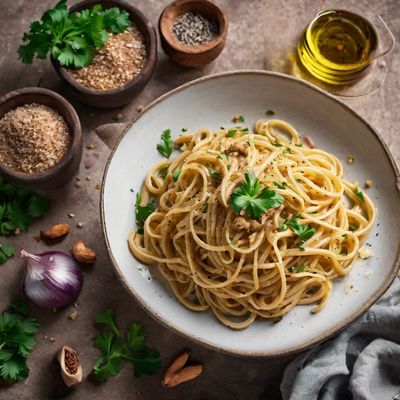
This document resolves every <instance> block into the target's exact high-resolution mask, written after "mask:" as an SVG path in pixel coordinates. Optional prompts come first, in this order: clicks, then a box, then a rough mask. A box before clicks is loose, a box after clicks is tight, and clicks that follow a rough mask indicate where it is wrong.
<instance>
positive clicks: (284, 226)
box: [279, 219, 288, 232]
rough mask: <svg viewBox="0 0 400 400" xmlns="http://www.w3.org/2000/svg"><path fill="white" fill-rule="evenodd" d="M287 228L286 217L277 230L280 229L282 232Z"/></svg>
mask: <svg viewBox="0 0 400 400" xmlns="http://www.w3.org/2000/svg"><path fill="white" fill-rule="evenodd" d="M287 228H288V226H287V219H286V220H285V222H284V223H283V224H282V225H281V227H280V228H279V230H280V231H281V232H283V231H286V230H287Z"/></svg>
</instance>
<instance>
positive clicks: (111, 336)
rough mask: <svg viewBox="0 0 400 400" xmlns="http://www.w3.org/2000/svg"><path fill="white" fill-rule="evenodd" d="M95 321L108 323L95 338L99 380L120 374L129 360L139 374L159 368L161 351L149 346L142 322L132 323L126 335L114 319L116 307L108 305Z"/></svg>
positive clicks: (135, 373) (95, 373) (155, 370)
mask: <svg viewBox="0 0 400 400" xmlns="http://www.w3.org/2000/svg"><path fill="white" fill-rule="evenodd" d="M95 321H96V323H98V324H101V325H104V326H105V327H106V329H105V330H104V331H103V332H101V333H99V334H97V335H96V338H95V346H96V347H97V348H98V349H99V350H100V351H101V355H99V356H98V357H97V358H96V360H95V363H94V366H93V373H94V375H95V376H96V378H97V380H98V381H99V382H105V381H107V380H108V378H110V377H111V376H115V375H117V374H118V373H119V372H120V371H121V370H122V368H123V366H124V363H127V362H128V363H130V364H132V366H133V369H134V375H135V376H136V377H139V376H141V375H152V374H154V373H155V372H157V370H158V369H159V368H160V366H161V361H160V355H159V353H158V351H155V350H151V349H149V348H147V347H146V337H145V334H144V329H143V327H142V326H141V325H140V324H138V323H132V324H131V325H129V327H128V328H127V330H126V337H125V338H124V337H123V336H122V335H121V333H120V330H119V329H118V326H117V325H116V323H115V313H114V311H112V310H110V309H108V310H105V311H103V312H101V313H100V314H98V315H97V317H96V319H95Z"/></svg>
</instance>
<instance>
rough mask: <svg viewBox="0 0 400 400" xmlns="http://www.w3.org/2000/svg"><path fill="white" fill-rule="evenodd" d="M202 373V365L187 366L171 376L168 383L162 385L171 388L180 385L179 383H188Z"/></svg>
mask: <svg viewBox="0 0 400 400" xmlns="http://www.w3.org/2000/svg"><path fill="white" fill-rule="evenodd" d="M202 372H203V366H202V365H189V366H188V367H185V368H183V369H181V370H180V371H178V372H176V373H175V374H173V375H172V376H171V379H170V380H169V382H168V383H163V385H164V386H165V387H167V388H172V387H175V386H178V385H180V384H181V383H184V382H188V381H191V380H193V379H195V378H197V377H198V376H199V375H200V374H201V373H202Z"/></svg>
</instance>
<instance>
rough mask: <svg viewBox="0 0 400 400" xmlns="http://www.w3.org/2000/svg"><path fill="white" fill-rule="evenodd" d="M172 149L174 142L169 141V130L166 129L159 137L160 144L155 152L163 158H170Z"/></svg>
mask: <svg viewBox="0 0 400 400" xmlns="http://www.w3.org/2000/svg"><path fill="white" fill-rule="evenodd" d="M173 149H174V142H173V141H172V140H171V130H170V129H166V130H165V131H164V132H163V133H162V135H161V143H159V144H158V145H157V150H158V152H159V153H160V154H161V155H162V156H164V157H165V158H170V157H171V154H172V150H173Z"/></svg>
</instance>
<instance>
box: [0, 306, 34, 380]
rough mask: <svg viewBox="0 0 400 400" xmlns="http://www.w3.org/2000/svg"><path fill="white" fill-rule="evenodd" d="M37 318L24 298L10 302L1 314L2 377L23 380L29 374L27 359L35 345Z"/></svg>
mask: <svg viewBox="0 0 400 400" xmlns="http://www.w3.org/2000/svg"><path fill="white" fill-rule="evenodd" d="M38 329H39V324H38V323H37V320H36V319H35V318H33V317H32V316H31V315H30V314H29V310H28V306H27V304H26V302H25V301H24V300H20V301H15V302H13V303H11V304H10V306H9V308H8V310H6V311H5V312H3V313H2V314H1V315H0V377H1V378H2V379H4V380H6V381H9V380H12V381H14V382H18V381H22V380H23V379H25V378H26V377H27V376H28V373H29V368H28V366H27V365H26V359H27V357H28V356H29V354H30V352H31V351H32V349H33V348H34V346H35V334H36V332H37V331H38Z"/></svg>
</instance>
